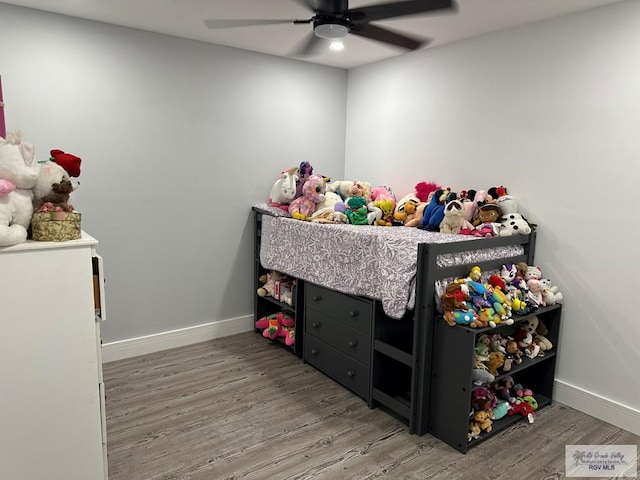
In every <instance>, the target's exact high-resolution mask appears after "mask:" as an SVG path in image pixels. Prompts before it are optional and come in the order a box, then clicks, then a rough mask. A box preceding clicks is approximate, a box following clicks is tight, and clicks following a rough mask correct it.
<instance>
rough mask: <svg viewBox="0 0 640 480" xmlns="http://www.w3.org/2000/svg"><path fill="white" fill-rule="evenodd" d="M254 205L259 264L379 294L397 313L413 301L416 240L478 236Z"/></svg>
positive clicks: (446, 260) (511, 251) (453, 261)
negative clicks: (308, 218) (300, 215)
mask: <svg viewBox="0 0 640 480" xmlns="http://www.w3.org/2000/svg"><path fill="white" fill-rule="evenodd" d="M255 208H256V209H257V210H259V211H261V212H263V213H265V214H267V215H264V216H263V217H262V236H261V238H262V240H261V246H260V262H261V263H262V266H263V267H265V268H267V269H271V270H277V271H279V272H283V273H286V274H288V275H291V276H293V277H296V278H301V279H303V280H305V281H308V282H312V283H315V284H318V285H323V286H325V287H327V288H330V289H332V290H337V291H340V292H343V293H348V294H351V295H362V296H366V297H370V298H374V299H377V300H380V301H381V302H382V307H383V309H384V312H385V313H386V314H387V315H388V316H389V317H391V318H396V319H399V318H402V316H403V315H404V313H405V311H406V310H407V309H412V308H413V306H414V305H415V285H414V282H415V276H416V271H417V257H418V244H420V243H449V242H459V241H477V240H478V239H477V238H476V237H470V236H465V235H449V234H443V233H437V232H426V231H424V230H419V229H415V228H405V227H372V226H366V225H358V226H356V225H343V224H318V223H311V222H302V221H300V220H294V219H292V218H289V216H288V214H287V213H285V212H284V211H282V210H278V209H275V208H273V207H269V206H267V205H257V206H256V207H255ZM276 210H277V211H276ZM274 215H275V216H274ZM480 241H481V240H480ZM522 252H523V249H522V247H521V246H516V247H497V248H491V249H483V250H480V249H479V250H468V251H465V252H461V253H456V254H447V255H440V256H439V257H438V259H437V263H438V265H439V266H441V267H442V266H450V265H457V264H461V263H471V262H479V261H483V260H489V259H494V258H503V257H509V256H513V255H520V254H522Z"/></svg>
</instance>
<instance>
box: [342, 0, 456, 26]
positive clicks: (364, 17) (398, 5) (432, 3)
mask: <svg viewBox="0 0 640 480" xmlns="http://www.w3.org/2000/svg"><path fill="white" fill-rule="evenodd" d="M446 10H453V11H457V10H458V5H457V4H456V2H455V1H453V0H405V1H403V2H393V3H382V4H380V5H371V6H369V7H362V8H354V9H353V10H349V13H348V15H349V18H350V19H351V21H352V22H354V23H359V22H372V21H374V20H383V19H385V18H394V17H401V16H404V15H415V14H418V13H429V12H438V11H441V12H442V13H447V12H446Z"/></svg>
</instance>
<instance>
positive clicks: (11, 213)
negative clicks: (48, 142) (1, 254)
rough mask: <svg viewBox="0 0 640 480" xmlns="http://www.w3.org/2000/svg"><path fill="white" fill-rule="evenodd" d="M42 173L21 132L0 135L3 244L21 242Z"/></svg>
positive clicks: (0, 240) (0, 239) (0, 234)
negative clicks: (35, 189)
mask: <svg viewBox="0 0 640 480" xmlns="http://www.w3.org/2000/svg"><path fill="white" fill-rule="evenodd" d="M39 175H40V164H39V163H38V162H37V161H36V157H35V151H34V148H33V145H31V144H30V143H28V142H24V141H23V140H22V134H21V133H20V132H8V133H7V136H6V138H2V137H0V179H1V180H3V185H4V188H3V191H4V192H5V193H3V194H2V195H1V196H0V246H1V247H6V246H10V245H16V244H18V243H22V242H24V241H25V240H26V239H27V229H28V228H29V224H30V223H31V216H32V215H33V203H32V199H33V191H32V189H33V188H34V186H35V185H36V182H37V181H38V178H39Z"/></svg>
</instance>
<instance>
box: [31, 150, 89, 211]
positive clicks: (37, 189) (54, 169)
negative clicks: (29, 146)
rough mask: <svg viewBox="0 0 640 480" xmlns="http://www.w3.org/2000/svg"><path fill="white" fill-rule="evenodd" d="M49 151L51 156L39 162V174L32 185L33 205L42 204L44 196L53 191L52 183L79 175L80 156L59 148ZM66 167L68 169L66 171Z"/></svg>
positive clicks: (65, 180)
mask: <svg viewBox="0 0 640 480" xmlns="http://www.w3.org/2000/svg"><path fill="white" fill-rule="evenodd" d="M50 153H51V157H49V159H48V160H46V161H43V162H40V174H39V175H38V180H37V181H36V184H35V185H34V187H33V205H34V206H40V205H42V204H43V198H44V197H46V196H47V195H50V194H52V193H55V192H54V190H53V185H55V184H56V183H57V184H61V183H66V182H67V181H70V180H69V179H70V177H79V176H80V165H81V163H82V159H81V158H80V157H78V156H76V155H73V154H71V153H65V152H63V151H62V150H59V149H56V150H51V151H50ZM58 162H59V163H58ZM67 168H68V169H69V170H70V171H67ZM72 186H73V184H72ZM74 189H75V187H74Z"/></svg>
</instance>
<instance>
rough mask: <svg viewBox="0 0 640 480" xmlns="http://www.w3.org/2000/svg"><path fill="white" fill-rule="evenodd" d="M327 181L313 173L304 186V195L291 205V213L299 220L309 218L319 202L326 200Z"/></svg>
mask: <svg viewBox="0 0 640 480" xmlns="http://www.w3.org/2000/svg"><path fill="white" fill-rule="evenodd" d="M325 189H326V183H325V181H324V178H322V177H321V176H320V175H311V176H310V177H309V179H308V180H307V181H306V182H305V184H304V186H303V187H302V196H301V197H298V198H296V199H295V200H294V201H293V202H291V205H289V213H290V214H291V216H292V217H293V218H295V219H297V220H309V219H310V218H311V215H313V212H315V211H316V208H317V206H318V203H320V202H323V201H324V193H325Z"/></svg>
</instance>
